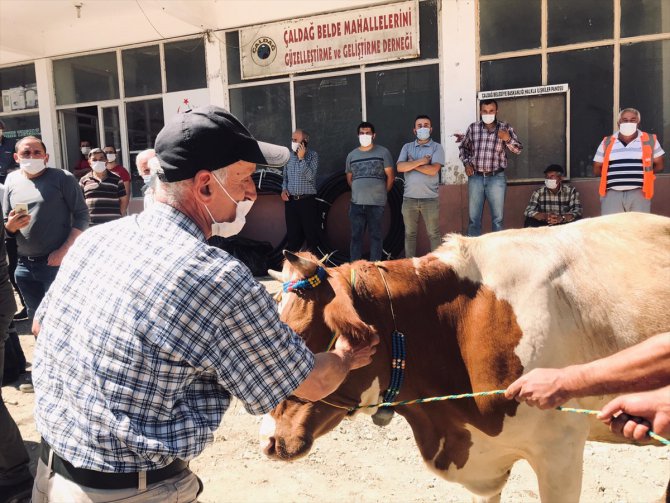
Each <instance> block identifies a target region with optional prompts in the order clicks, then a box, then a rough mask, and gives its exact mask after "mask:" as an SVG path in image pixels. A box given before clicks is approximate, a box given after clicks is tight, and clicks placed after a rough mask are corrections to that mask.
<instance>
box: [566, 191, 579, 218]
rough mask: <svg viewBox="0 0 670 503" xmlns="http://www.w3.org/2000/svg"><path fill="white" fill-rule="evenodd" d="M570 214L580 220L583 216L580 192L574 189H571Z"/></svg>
mask: <svg viewBox="0 0 670 503" xmlns="http://www.w3.org/2000/svg"><path fill="white" fill-rule="evenodd" d="M568 213H570V214H572V215H573V216H574V217H575V218H580V217H581V216H582V203H581V202H580V201H579V192H577V189H575V188H574V187H570V202H569V210H568Z"/></svg>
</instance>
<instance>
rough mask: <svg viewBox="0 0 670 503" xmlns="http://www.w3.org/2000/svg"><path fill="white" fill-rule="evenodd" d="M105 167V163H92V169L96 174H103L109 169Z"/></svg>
mask: <svg viewBox="0 0 670 503" xmlns="http://www.w3.org/2000/svg"><path fill="white" fill-rule="evenodd" d="M105 166H106V165H105V161H93V162H92V163H91V168H92V169H93V171H95V172H96V173H102V172H103V171H105V170H106V169H107V168H106V167H105Z"/></svg>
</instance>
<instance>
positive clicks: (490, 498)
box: [472, 492, 502, 503]
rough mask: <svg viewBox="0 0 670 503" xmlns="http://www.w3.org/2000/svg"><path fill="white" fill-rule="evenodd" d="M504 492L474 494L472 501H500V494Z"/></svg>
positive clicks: (475, 502)
mask: <svg viewBox="0 0 670 503" xmlns="http://www.w3.org/2000/svg"><path fill="white" fill-rule="evenodd" d="M501 495H502V492H499V493H498V494H496V495H494V496H473V497H472V503H500V496H501Z"/></svg>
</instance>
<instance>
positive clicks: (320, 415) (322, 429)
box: [261, 252, 388, 460]
mask: <svg viewBox="0 0 670 503" xmlns="http://www.w3.org/2000/svg"><path fill="white" fill-rule="evenodd" d="M285 256H286V258H287V260H286V261H285V264H284V269H283V271H282V278H283V280H284V281H292V280H296V279H302V278H309V277H312V276H314V275H315V274H316V271H317V268H318V267H323V266H321V264H320V263H319V262H317V260H316V258H315V257H314V256H312V255H310V254H300V255H295V254H292V253H289V252H285ZM370 266H371V267H374V266H373V265H372V264H370ZM324 269H325V268H324ZM350 271H351V266H349V265H348V264H347V265H344V266H340V267H337V268H332V269H326V273H327V276H326V278H325V280H324V281H322V282H321V283H320V284H319V285H318V286H316V287H314V288H311V289H305V290H302V289H301V290H297V291H294V292H291V293H286V292H285V293H283V294H282V298H281V301H280V311H281V318H282V320H283V321H284V322H286V323H287V324H288V325H289V326H290V327H291V328H293V330H295V331H296V332H297V333H298V334H300V335H301V336H302V337H303V339H304V340H305V342H306V343H307V346H308V347H309V348H310V349H311V350H312V351H313V352H315V353H319V352H323V351H326V350H327V349H328V348H329V346H330V345H331V344H332V342H333V338H334V337H347V338H349V340H350V341H351V342H352V344H353V345H358V344H360V343H367V342H369V340H370V338H371V337H373V334H374V333H375V331H376V330H377V328H378V327H373V326H371V325H369V324H367V323H365V322H364V321H363V320H362V319H361V317H360V315H359V314H358V313H357V311H356V309H355V307H354V293H353V289H352V284H351V279H350V276H349V273H350ZM378 358H380V355H379V352H378V354H377V355H376V356H375V360H374V361H373V363H372V364H371V365H368V366H367V367H364V368H361V369H357V370H354V371H352V372H351V373H350V374H349V376H348V377H347V379H346V380H345V381H344V382H343V383H342V385H341V386H340V387H339V388H338V389H337V390H336V391H335V392H334V393H332V394H331V395H330V396H328V397H326V398H324V399H323V400H321V401H318V402H306V401H304V400H301V399H299V398H297V397H289V398H288V399H287V400H285V401H284V402H282V403H281V404H279V405H278V406H277V407H276V408H275V410H274V411H272V413H271V415H270V416H266V418H265V419H264V424H263V426H262V427H261V447H262V449H263V452H264V453H265V454H266V455H267V456H269V457H271V458H276V459H283V460H291V459H296V458H299V457H301V456H304V455H306V454H307V453H308V452H309V450H310V448H311V447H312V444H313V442H314V439H315V438H317V437H319V436H321V435H323V434H325V433H327V432H328V431H330V430H332V429H333V428H335V426H337V425H338V424H339V423H340V421H342V419H343V418H345V417H347V416H348V415H353V414H354V413H355V412H353V411H351V410H350V409H351V408H352V407H354V406H356V405H359V404H361V403H363V404H372V403H377V401H378V399H379V379H380V377H381V378H382V379H385V377H384V375H383V374H384V371H383V370H382V371H381V374H382V375H381V376H380V375H378V374H380V372H378V370H379V369H376V365H375V362H376V361H377V359H378ZM387 374H388V371H387ZM363 410H364V411H365V412H368V413H371V412H374V411H375V409H363Z"/></svg>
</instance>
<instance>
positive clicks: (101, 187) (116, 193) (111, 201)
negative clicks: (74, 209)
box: [79, 148, 128, 225]
mask: <svg viewBox="0 0 670 503" xmlns="http://www.w3.org/2000/svg"><path fill="white" fill-rule="evenodd" d="M88 162H89V164H90V165H91V172H90V173H89V174H88V175H84V176H82V177H81V180H79V186H80V187H81V190H82V191H83V192H84V199H85V200H86V206H88V213H89V215H90V216H91V225H98V224H104V223H106V222H111V221H112V220H116V219H117V218H121V217H122V216H123V215H125V214H126V208H127V207H128V198H127V197H126V188H125V184H124V182H123V180H122V179H121V177H119V176H118V175H117V174H116V173H113V172H111V171H110V170H109V161H108V159H107V154H106V153H105V152H104V151H103V150H101V149H99V148H94V149H93V150H91V152H90V153H89V154H88Z"/></svg>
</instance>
